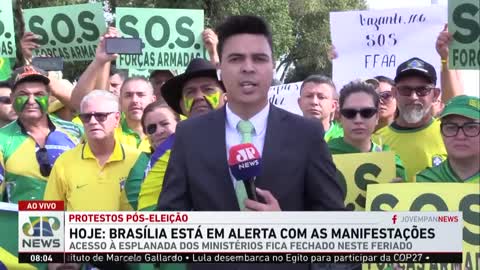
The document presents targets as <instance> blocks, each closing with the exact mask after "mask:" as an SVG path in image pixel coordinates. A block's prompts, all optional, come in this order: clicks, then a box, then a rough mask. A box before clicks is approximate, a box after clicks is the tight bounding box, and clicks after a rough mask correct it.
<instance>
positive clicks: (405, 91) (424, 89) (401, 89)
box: [396, 85, 435, 97]
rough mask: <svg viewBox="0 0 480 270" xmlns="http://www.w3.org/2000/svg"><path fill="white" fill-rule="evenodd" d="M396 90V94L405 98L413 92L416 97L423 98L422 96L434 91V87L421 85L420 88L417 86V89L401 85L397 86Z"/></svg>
mask: <svg viewBox="0 0 480 270" xmlns="http://www.w3.org/2000/svg"><path fill="white" fill-rule="evenodd" d="M396 88H397V91H398V93H399V94H400V95H401V96H405V97H409V96H411V95H412V92H413V91H415V94H417V96H419V97H424V96H426V95H428V94H430V92H432V90H433V89H435V87H432V86H428V85H422V86H417V87H411V86H408V85H401V86H397V87H396Z"/></svg>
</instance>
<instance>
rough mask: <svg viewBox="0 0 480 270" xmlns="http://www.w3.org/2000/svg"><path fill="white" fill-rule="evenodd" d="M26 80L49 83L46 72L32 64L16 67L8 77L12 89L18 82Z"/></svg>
mask: <svg viewBox="0 0 480 270" xmlns="http://www.w3.org/2000/svg"><path fill="white" fill-rule="evenodd" d="M26 81H40V82H43V83H44V84H46V85H47V84H49V83H50V79H49V78H48V75H47V72H46V71H44V70H43V69H40V68H38V67H35V66H32V65H28V66H22V67H19V68H16V69H15V70H14V71H13V72H12V76H11V78H10V84H11V86H12V89H15V87H16V86H17V85H18V84H19V83H22V82H26Z"/></svg>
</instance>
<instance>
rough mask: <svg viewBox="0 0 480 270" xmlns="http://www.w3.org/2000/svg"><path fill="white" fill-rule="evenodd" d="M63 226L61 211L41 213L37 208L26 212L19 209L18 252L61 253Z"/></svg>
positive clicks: (62, 213)
mask: <svg viewBox="0 0 480 270" xmlns="http://www.w3.org/2000/svg"><path fill="white" fill-rule="evenodd" d="M43 209H45V208H43ZM22 210H23V211H22ZM32 210H33V211H32ZM52 210H53V209H52ZM55 210H56V209H55ZM62 210H63V209H62ZM64 226H65V225H64V212H63V211H48V210H47V211H45V210H44V211H41V210H40V209H39V208H37V209H28V210H27V211H25V209H20V211H19V213H18V250H19V252H59V251H61V252H63V250H64V247H63V243H64V236H65V235H64Z"/></svg>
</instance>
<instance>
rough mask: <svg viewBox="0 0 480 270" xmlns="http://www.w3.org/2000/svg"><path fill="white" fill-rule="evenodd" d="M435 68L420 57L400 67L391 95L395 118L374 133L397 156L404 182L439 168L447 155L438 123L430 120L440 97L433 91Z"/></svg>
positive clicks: (438, 92)
mask: <svg viewBox="0 0 480 270" xmlns="http://www.w3.org/2000/svg"><path fill="white" fill-rule="evenodd" d="M436 83H437V73H436V71H435V68H434V67H433V66H432V65H431V64H429V63H427V62H425V61H423V60H422V59H419V58H412V59H410V60H407V61H406V62H404V63H402V64H400V65H399V66H398V68H397V74H396V76H395V86H394V87H393V88H392V94H393V95H394V97H395V99H396V100H397V107H398V112H399V114H398V116H397V117H396V118H395V121H394V122H393V123H392V124H390V125H389V126H387V127H384V128H382V129H380V130H378V131H377V132H376V135H378V138H377V139H378V140H379V142H381V143H385V144H387V145H389V146H390V147H391V148H392V150H393V151H394V152H395V153H396V154H398V155H399V156H400V158H401V159H402V161H403V162H404V165H405V169H406V171H407V181H414V176H415V174H417V173H418V172H419V171H421V170H423V169H425V168H428V167H434V166H438V165H440V163H442V161H443V160H445V158H446V156H447V152H446V150H445V146H444V145H443V141H442V137H441V135H440V133H439V129H440V121H438V120H436V119H434V118H433V117H432V114H431V111H432V105H433V103H434V102H435V101H436V100H437V98H438V96H439V95H440V89H438V88H436V87H435V85H436Z"/></svg>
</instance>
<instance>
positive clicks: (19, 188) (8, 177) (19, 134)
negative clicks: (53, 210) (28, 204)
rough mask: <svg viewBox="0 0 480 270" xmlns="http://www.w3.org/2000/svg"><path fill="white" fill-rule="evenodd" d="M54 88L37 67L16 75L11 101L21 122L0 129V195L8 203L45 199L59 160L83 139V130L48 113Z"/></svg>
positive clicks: (17, 72)
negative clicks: (45, 193)
mask: <svg viewBox="0 0 480 270" xmlns="http://www.w3.org/2000/svg"><path fill="white" fill-rule="evenodd" d="M52 85H53V84H52V83H51V82H50V79H49V78H48V77H47V74H46V72H45V71H43V70H41V69H39V68H37V67H34V66H23V67H20V68H17V69H16V70H14V71H13V73H12V77H11V86H12V93H11V95H10V98H11V100H12V103H13V108H14V109H15V111H16V113H17V115H18V119H17V120H16V121H13V122H12V123H10V124H9V125H7V126H5V127H3V128H1V129H0V195H2V196H3V197H2V198H3V200H4V201H7V202H13V203H17V202H18V201H20V200H41V199H43V193H44V190H45V186H46V184H47V179H48V176H49V175H50V171H51V168H52V166H53V164H54V163H55V161H56V159H57V158H58V156H60V155H61V154H62V153H63V152H65V151H66V150H69V149H71V148H73V147H74V146H75V145H76V144H77V143H78V142H79V141H80V138H81V137H82V135H83V129H82V127H80V126H78V125H76V124H73V123H71V122H66V121H63V120H60V119H58V118H56V117H53V116H50V115H49V114H48V113H47V111H48V98H49V95H50V93H52V92H51V89H53V88H54V86H52ZM3 180H5V181H3ZM2 182H3V184H2ZM5 189H6V192H4V194H3V191H5Z"/></svg>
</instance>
